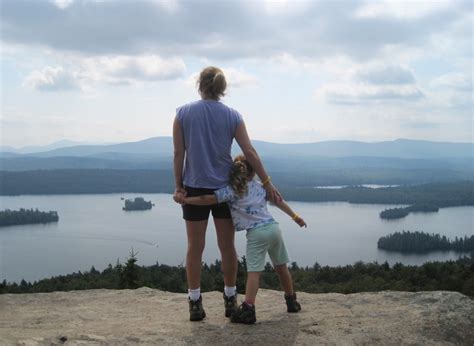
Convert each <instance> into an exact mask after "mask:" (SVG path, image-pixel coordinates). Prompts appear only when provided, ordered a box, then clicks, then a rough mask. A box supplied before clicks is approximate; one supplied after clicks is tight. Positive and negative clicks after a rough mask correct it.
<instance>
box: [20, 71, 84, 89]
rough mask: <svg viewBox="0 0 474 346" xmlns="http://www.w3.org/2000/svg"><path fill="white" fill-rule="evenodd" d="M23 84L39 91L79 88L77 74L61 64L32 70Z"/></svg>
mask: <svg viewBox="0 0 474 346" xmlns="http://www.w3.org/2000/svg"><path fill="white" fill-rule="evenodd" d="M25 84H26V85H28V86H30V87H32V88H34V89H37V90H40V91H71V90H78V89H80V88H81V86H80V82H79V79H78V75H77V73H75V72H72V71H67V70H65V69H64V68H63V67H62V66H56V67H52V66H47V67H45V68H44V69H43V70H41V71H33V72H32V73H30V74H29V75H28V76H27V77H26V80H25Z"/></svg>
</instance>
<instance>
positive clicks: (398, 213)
mask: <svg viewBox="0 0 474 346" xmlns="http://www.w3.org/2000/svg"><path fill="white" fill-rule="evenodd" d="M438 210H439V207H437V206H436V205H433V204H426V203H425V204H414V205H410V206H409V207H405V208H390V209H385V210H383V211H382V212H380V218H381V219H387V220H392V219H401V218H404V217H405V216H407V215H408V214H410V213H411V212H415V213H416V212H422V213H434V212H438Z"/></svg>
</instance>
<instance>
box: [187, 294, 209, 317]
mask: <svg viewBox="0 0 474 346" xmlns="http://www.w3.org/2000/svg"><path fill="white" fill-rule="evenodd" d="M188 301H189V320H190V321H202V320H203V319H204V317H206V312H205V311H204V309H203V307H202V296H199V299H198V300H191V299H189V298H188Z"/></svg>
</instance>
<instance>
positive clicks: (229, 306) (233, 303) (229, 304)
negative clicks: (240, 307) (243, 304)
mask: <svg viewBox="0 0 474 346" xmlns="http://www.w3.org/2000/svg"><path fill="white" fill-rule="evenodd" d="M224 306H225V317H230V316H232V314H233V313H234V312H236V311H237V293H236V294H234V295H233V296H232V297H227V296H226V295H225V293H224Z"/></svg>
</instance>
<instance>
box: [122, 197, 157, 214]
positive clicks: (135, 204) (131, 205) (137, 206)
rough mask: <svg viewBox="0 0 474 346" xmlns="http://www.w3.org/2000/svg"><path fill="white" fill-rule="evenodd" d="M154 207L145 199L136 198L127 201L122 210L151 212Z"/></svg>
mask: <svg viewBox="0 0 474 346" xmlns="http://www.w3.org/2000/svg"><path fill="white" fill-rule="evenodd" d="M152 207H153V203H151V201H145V199H144V198H143V197H135V199H133V200H132V199H126V200H125V206H124V207H123V208H122V209H123V210H125V211H131V210H149V209H151V208H152Z"/></svg>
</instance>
